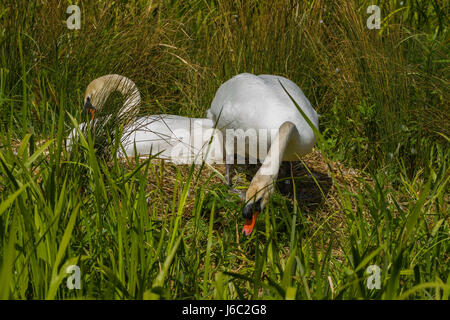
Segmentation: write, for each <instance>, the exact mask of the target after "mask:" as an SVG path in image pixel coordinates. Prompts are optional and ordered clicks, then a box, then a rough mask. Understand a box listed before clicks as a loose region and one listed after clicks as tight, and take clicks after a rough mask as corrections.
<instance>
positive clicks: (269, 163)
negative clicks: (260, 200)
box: [249, 121, 297, 190]
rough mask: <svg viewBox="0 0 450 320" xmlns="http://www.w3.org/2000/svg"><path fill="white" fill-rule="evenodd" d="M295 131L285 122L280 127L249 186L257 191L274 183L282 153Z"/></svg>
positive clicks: (294, 128) (291, 124)
mask: <svg viewBox="0 0 450 320" xmlns="http://www.w3.org/2000/svg"><path fill="white" fill-rule="evenodd" d="M296 130H297V128H296V127H295V125H294V124H293V123H292V122H289V121H287V122H284V123H283V124H282V125H281V127H280V129H279V130H278V133H277V134H276V135H275V138H274V139H273V141H272V144H271V146H270V149H269V152H268V153H267V156H266V158H265V159H264V162H263V164H262V165H261V167H260V168H259V170H258V172H257V173H256V175H255V176H254V177H253V180H252V183H251V185H253V187H256V189H257V190H261V189H263V188H266V187H269V186H271V185H273V183H274V181H275V180H276V179H277V178H278V172H279V170H280V165H281V162H282V161H283V155H284V152H285V150H286V147H287V144H288V142H289V140H290V138H291V136H292V134H293V133H294V132H296ZM249 189H250V188H249Z"/></svg>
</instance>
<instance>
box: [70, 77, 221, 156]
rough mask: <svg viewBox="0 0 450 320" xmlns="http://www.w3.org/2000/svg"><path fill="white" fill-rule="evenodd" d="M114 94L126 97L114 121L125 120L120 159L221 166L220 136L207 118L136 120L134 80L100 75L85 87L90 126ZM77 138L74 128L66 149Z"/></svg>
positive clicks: (143, 118) (136, 106) (136, 91)
mask: <svg viewBox="0 0 450 320" xmlns="http://www.w3.org/2000/svg"><path fill="white" fill-rule="evenodd" d="M114 91H119V92H120V93H122V95H123V96H124V98H125V102H124V104H123V106H122V108H121V109H120V110H119V112H118V113H117V118H118V119H123V120H124V121H127V122H126V123H125V124H126V126H125V128H124V131H123V133H122V137H121V141H120V142H121V144H122V146H123V149H122V148H120V149H119V151H118V156H119V157H124V156H145V155H157V156H158V158H162V159H165V160H168V161H171V162H173V163H176V164H191V163H196V164H199V163H201V162H203V161H205V162H206V163H209V164H214V163H223V147H222V139H221V133H220V131H219V130H216V129H215V128H214V127H213V122H212V121H211V120H210V119H202V118H187V117H181V116H176V115H168V114H161V115H150V116H146V117H140V118H137V117H136V116H137V114H138V112H139V104H140V102H141V96H140V93H139V90H138V89H137V87H136V85H135V83H134V82H133V81H131V80H130V79H128V78H126V77H124V76H121V75H117V74H111V75H106V76H102V77H100V78H97V79H95V80H93V81H92V82H91V83H90V84H89V85H88V86H87V88H86V92H85V97H84V106H85V111H86V112H88V113H89V114H90V115H91V119H92V120H91V125H95V123H96V121H97V120H98V119H96V118H95V115H96V114H97V113H98V112H99V111H101V110H102V108H103V107H104V104H105V102H106V100H107V98H108V96H109V95H110V94H111V93H112V92H114ZM107 117H111V115H108V116H107ZM79 128H80V130H81V131H83V130H84V129H85V128H86V123H84V122H83V123H81V124H80V125H79ZM77 136H78V134H77V130H76V128H75V129H73V130H72V132H71V133H70V135H69V137H68V138H67V146H68V150H70V149H71V145H72V143H73V142H72V141H73V139H75V138H76V137H77Z"/></svg>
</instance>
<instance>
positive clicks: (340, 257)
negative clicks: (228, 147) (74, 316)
mask: <svg viewBox="0 0 450 320" xmlns="http://www.w3.org/2000/svg"><path fill="white" fill-rule="evenodd" d="M403 2H404V5H403V6H402V5H400V1H394V0H392V1H385V2H383V4H382V5H381V4H380V6H381V8H382V19H383V24H382V29H381V30H368V29H367V28H366V27H365V20H366V19H367V17H368V15H367V14H366V13H365V10H366V8H367V6H368V5H369V2H367V1H356V0H355V1H347V2H345V3H344V4H343V3H342V2H341V1H302V2H299V3H296V2H292V1H277V2H275V3H272V2H271V1H256V0H254V1H242V2H239V1H238V2H235V1H233V2H232V1H212V2H211V1H201V0H190V1H146V0H142V1H131V2H128V4H125V3H114V4H112V3H111V2H108V1H97V2H92V3H91V2H89V3H86V4H83V6H82V14H83V16H82V29H81V30H80V31H73V30H68V29H67V28H66V26H65V20H66V19H67V15H66V14H65V10H66V8H67V6H68V5H69V3H68V2H67V3H65V2H59V1H56V0H55V1H46V2H43V3H37V2H33V3H32V4H30V5H28V4H25V3H24V4H22V3H21V2H17V1H6V2H2V3H1V4H0V44H1V46H0V200H1V202H0V230H1V231H0V299H74V298H75V299H79V298H92V299H109V298H113V299H187V298H190V299H260V298H262V299H444V300H447V299H448V298H449V294H450V273H449V267H448V266H449V252H450V250H449V244H450V241H449V240H450V239H449V231H450V230H449V215H448V203H449V193H448V183H449V176H450V174H449V172H450V171H449V143H450V141H449V138H448V137H449V136H450V132H449V126H448V124H449V123H450V119H449V114H450V113H449V108H448V101H449V93H448V81H449V79H448V74H449V64H448V62H449V58H448V52H449V50H448V49H449V48H448V40H447V39H448V16H449V15H448V10H449V7H448V5H447V6H445V5H444V4H443V2H439V1H411V2H410V1H403ZM58 4H59V5H58ZM370 4H371V3H370ZM49 12H52V13H54V14H48V13H49ZM25 13H26V14H25ZM390 13H392V14H390ZM240 72H253V73H256V74H259V73H270V74H280V75H283V76H286V77H288V78H290V79H292V80H293V81H294V82H296V83H297V84H298V85H299V86H300V87H301V88H302V89H303V90H304V92H305V94H306V95H307V96H308V97H309V98H310V100H311V102H312V104H313V105H314V107H315V108H316V109H317V111H318V112H319V113H320V114H322V117H321V118H320V122H321V123H320V131H321V132H322V134H321V138H320V141H319V143H318V146H317V148H318V149H319V150H320V152H321V154H322V158H323V159H325V160H323V161H324V162H325V163H326V164H327V165H328V167H329V168H330V170H329V171H328V174H329V180H330V181H331V182H330V184H332V185H333V187H332V189H330V190H326V189H324V186H323V185H321V188H322V189H320V192H321V193H323V196H321V198H322V201H321V202H320V203H319V204H318V205H317V206H315V209H312V210H311V209H308V207H305V202H308V201H307V200H304V199H297V198H294V199H290V198H287V197H284V196H282V195H281V194H280V193H275V195H274V196H273V199H272V201H271V202H270V204H269V205H268V206H267V208H266V210H265V212H264V213H262V214H261V215H260V217H259V220H258V223H257V226H256V229H255V231H256V232H254V234H252V236H251V237H250V238H244V237H243V236H242V235H240V234H239V231H240V230H241V228H242V223H243V220H242V217H241V215H240V211H241V209H242V203H241V201H240V200H239V197H237V196H236V195H235V194H233V193H230V192H229V189H228V187H227V186H225V185H224V184H223V183H220V182H219V181H220V179H219V178H218V175H217V174H216V173H215V172H214V171H212V170H210V169H208V168H206V167H204V168H194V167H192V168H181V167H179V168H177V167H173V166H171V165H168V164H161V163H158V162H156V161H152V159H149V160H142V159H141V160H129V161H128V162H127V161H123V160H119V159H115V158H114V157H113V158H110V159H104V158H102V157H100V156H99V149H98V144H99V141H100V140H101V141H103V142H104V141H105V140H104V139H105V137H96V138H93V137H91V136H89V135H87V137H86V139H82V141H81V142H80V144H79V145H76V146H75V149H74V150H73V151H72V152H70V153H68V152H67V151H66V150H65V146H64V143H65V138H66V137H67V135H68V133H69V131H70V130H71V128H73V127H74V123H79V122H81V121H84V120H83V119H82V117H81V111H82V98H83V94H84V89H85V87H86V86H87V84H88V83H89V82H90V81H91V80H93V79H94V78H96V77H97V76H101V75H104V74H108V73H119V74H123V75H126V76H128V77H130V78H131V79H133V80H134V81H135V82H136V84H137V85H138V87H139V89H140V90H141V93H142V96H143V98H144V103H143V108H142V110H141V112H142V113H143V114H145V113H174V114H180V115H186V116H204V113H205V110H206V109H207V108H208V107H209V104H210V103H211V101H212V98H213V96H214V93H215V91H216V90H217V88H218V86H219V85H220V84H221V83H222V82H224V81H225V80H227V79H229V78H230V77H232V76H233V75H235V74H237V73H240ZM111 134H116V132H112V133H111ZM102 139H103V140H102ZM103 142H102V144H104V143H103ZM117 147H118V146H110V148H117ZM112 154H113V152H112ZM338 161H339V162H341V163H344V164H345V166H346V167H347V168H349V167H352V168H355V170H358V172H359V173H360V174H358V175H357V177H356V178H355V181H356V182H354V183H350V182H349V181H348V180H346V179H343V178H342V177H343V173H342V172H339V169H340V168H341V167H340V166H338V165H337V163H338ZM308 170H310V171H312V172H313V173H314V170H313V168H308ZM295 179H296V180H297V181H298V183H297V187H301V186H304V184H302V183H303V182H302V181H304V179H305V177H295ZM168 180H170V181H169V183H168ZM315 181H316V182H317V184H319V185H320V182H319V181H317V180H315ZM241 187H245V186H241ZM299 191H300V194H302V193H301V192H302V190H299ZM330 195H331V196H330ZM69 265H78V266H80V268H81V289H80V290H69V289H68V288H67V287H66V280H67V277H68V276H69V274H67V273H66V268H67V267H68V266H69ZM369 265H377V266H379V267H380V269H381V289H380V290H370V289H368V288H367V286H366V281H367V277H368V275H367V274H365V271H366V269H367V267H368V266H369Z"/></svg>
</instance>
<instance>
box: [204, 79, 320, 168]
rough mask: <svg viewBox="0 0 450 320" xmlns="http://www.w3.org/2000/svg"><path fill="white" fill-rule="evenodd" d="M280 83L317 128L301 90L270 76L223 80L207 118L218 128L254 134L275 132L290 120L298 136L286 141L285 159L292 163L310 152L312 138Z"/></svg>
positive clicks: (311, 108) (312, 112)
mask: <svg viewBox="0 0 450 320" xmlns="http://www.w3.org/2000/svg"><path fill="white" fill-rule="evenodd" d="M280 82H281V83H282V84H283V86H284V88H285V89H286V90H287V91H288V92H289V94H290V95H291V96H292V98H293V99H294V100H295V102H296V103H297V104H298V105H299V106H300V108H301V109H302V111H303V112H304V113H305V114H306V115H307V116H308V118H309V119H310V120H311V122H312V123H313V124H314V125H315V126H316V128H318V115H317V112H316V111H315V110H314V109H313V107H312V106H311V103H310V102H309V100H308V99H307V98H306V96H305V95H304V93H303V91H302V90H301V89H300V88H299V87H298V86H297V85H296V84H295V83H294V82H292V81H291V80H289V79H286V78H284V77H281V76H274V75H259V76H255V75H253V74H249V73H243V74H239V75H237V76H235V77H233V78H231V79H230V80H228V81H226V82H225V83H223V84H222V85H221V86H220V88H219V89H218V90H217V93H216V96H215V97H214V100H213V102H212V104H211V108H210V109H209V110H208V118H210V119H212V120H213V121H217V127H218V128H232V129H243V130H247V129H255V130H257V131H258V130H260V129H266V130H272V129H278V128H279V127H280V126H281V125H282V124H283V123H284V122H286V121H291V122H292V123H294V124H295V126H296V128H297V131H298V135H294V137H293V138H292V139H291V141H290V142H289V144H288V147H287V149H286V153H285V160H295V159H297V156H296V154H298V155H300V156H301V155H304V154H306V153H308V152H310V151H311V149H312V147H313V146H314V144H315V137H314V133H313V130H312V129H311V127H310V126H309V125H308V123H307V122H306V120H305V119H304V118H303V116H302V115H301V113H300V112H299V111H298V110H297V107H296V106H295V104H294V103H293V102H292V101H291V99H290V98H289V96H288V95H287V94H286V92H285V91H284V90H283V88H282V87H281V85H280ZM258 132H259V131H258ZM269 140H270V136H269Z"/></svg>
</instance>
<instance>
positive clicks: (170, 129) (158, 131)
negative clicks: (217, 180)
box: [121, 114, 223, 164]
mask: <svg viewBox="0 0 450 320" xmlns="http://www.w3.org/2000/svg"><path fill="white" fill-rule="evenodd" d="M217 134H218V132H217V131H216V130H214V126H213V122H212V121H211V120H210V119H204V118H187V117H182V116H177V115H168V114H161V115H151V116H146V117H142V118H139V119H137V120H136V122H135V123H133V124H132V125H131V126H129V127H127V129H126V131H125V132H124V134H123V137H122V140H121V141H122V145H123V147H124V149H125V152H126V154H127V155H128V156H134V155H135V151H136V152H137V154H138V155H150V154H151V155H158V157H159V158H162V159H166V160H169V161H172V162H174V163H178V164H181V163H185V164H190V163H193V162H196V163H199V162H201V161H202V160H205V161H206V162H208V163H221V162H223V153H222V144H221V139H219V138H218V137H217ZM212 137H214V138H213V139H212ZM211 140H212V141H211ZM135 147H136V150H135ZM198 155H200V156H199V157H197V156H198Z"/></svg>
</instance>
